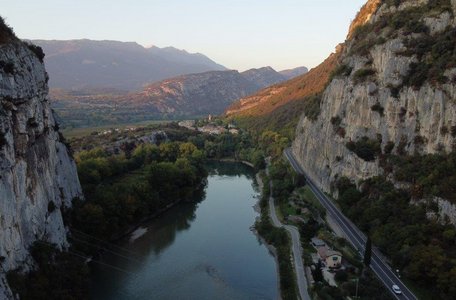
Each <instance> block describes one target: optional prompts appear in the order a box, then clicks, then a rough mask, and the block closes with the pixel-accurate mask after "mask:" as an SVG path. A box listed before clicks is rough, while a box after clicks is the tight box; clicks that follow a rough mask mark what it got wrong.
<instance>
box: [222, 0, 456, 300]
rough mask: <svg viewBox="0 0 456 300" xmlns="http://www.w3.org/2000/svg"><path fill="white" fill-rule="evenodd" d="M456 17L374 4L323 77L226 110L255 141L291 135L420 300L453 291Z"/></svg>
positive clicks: (384, 0) (431, 8)
mask: <svg viewBox="0 0 456 300" xmlns="http://www.w3.org/2000/svg"><path fill="white" fill-rule="evenodd" d="M455 16H456V1H450V0H435V1H434V0H433V1H426V0H423V1H416V0H413V1H412V0H394V1H393V0H369V1H367V3H366V4H365V5H364V6H363V7H362V9H361V10H360V12H359V13H358V15H357V16H356V18H355V19H354V21H353V23H352V25H351V26H350V29H349V33H348V35H347V39H346V41H345V43H343V44H341V45H340V46H339V47H338V48H337V51H336V53H335V54H332V55H331V56H330V57H329V58H328V59H327V60H326V61H325V62H324V63H323V64H322V65H320V66H319V67H317V68H315V69H314V70H315V71H317V70H319V71H323V70H324V72H321V75H318V74H313V71H314V70H311V71H310V72H309V73H308V74H305V75H303V76H300V77H298V78H296V79H294V80H291V81H287V82H284V83H282V84H279V85H277V86H274V87H270V88H267V89H264V90H262V91H260V92H258V93H257V94H256V95H252V96H249V97H247V98H244V99H241V100H240V101H238V102H236V103H235V104H234V105H233V106H232V107H230V108H229V109H228V111H227V114H228V116H229V118H233V119H235V120H236V121H238V122H239V124H240V125H242V126H243V127H246V129H248V130H249V131H250V132H252V133H256V134H257V135H258V136H259V137H274V138H275V139H277V140H280V141H286V139H284V138H282V136H281V134H282V135H286V137H288V138H290V139H291V141H292V152H293V154H294V156H295V157H296V158H297V160H298V161H299V164H300V166H301V167H302V169H303V170H305V172H306V175H308V177H309V178H310V179H311V180H312V181H313V182H314V183H315V184H316V185H317V186H319V187H320V188H321V189H322V190H323V191H324V192H326V193H327V194H329V195H331V196H332V197H333V198H334V202H335V203H337V206H338V207H340V209H341V210H342V211H343V212H344V213H345V214H346V216H347V217H348V218H349V219H350V220H351V221H352V222H353V223H355V224H356V225H357V226H358V227H359V228H360V230H362V231H363V232H364V234H365V235H367V236H369V237H371V239H372V242H373V244H374V245H375V246H376V247H377V249H378V250H379V251H380V252H382V254H383V255H385V256H386V257H388V259H389V260H390V261H391V265H392V266H394V268H395V269H397V270H398V272H400V274H401V277H402V278H406V279H407V282H408V284H407V285H410V286H411V288H418V289H419V290H420V292H422V295H426V296H420V298H423V299H428V298H432V297H436V298H438V299H452V298H454V294H455V293H456V289H455V287H454V280H456V254H455V253H456V245H455V242H454V241H455V237H456V190H455V187H456V101H455V99H456V18H455ZM312 77H313V80H312V83H310V79H311V78H312ZM306 81H307V82H308V83H309V84H310V86H309V85H305V82H306ZM300 84H301V85H300ZM315 84H316V85H315ZM290 119H292V120H291V121H290ZM265 120H266V121H265ZM263 125H264V126H263ZM284 128H287V130H285V131H284V130H283V129H284ZM268 130H270V131H275V132H273V133H271V132H266V131H268ZM259 140H261V139H259ZM266 140H267V139H266ZM267 141H268V140H267ZM279 151H280V149H279Z"/></svg>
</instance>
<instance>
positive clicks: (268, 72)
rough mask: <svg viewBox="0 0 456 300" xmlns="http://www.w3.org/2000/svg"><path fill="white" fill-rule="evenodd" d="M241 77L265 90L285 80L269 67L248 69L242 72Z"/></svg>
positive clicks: (285, 78)
mask: <svg viewBox="0 0 456 300" xmlns="http://www.w3.org/2000/svg"><path fill="white" fill-rule="evenodd" d="M241 75H242V76H243V77H244V78H245V79H247V80H248V81H251V82H253V83H254V84H255V85H257V86H258V87H259V88H265V87H268V86H270V85H274V84H276V83H279V82H282V81H285V80H287V77H285V76H283V75H282V74H280V73H279V72H277V71H276V70H274V69H273V68H271V67H263V68H259V69H250V70H247V71H244V72H242V73H241Z"/></svg>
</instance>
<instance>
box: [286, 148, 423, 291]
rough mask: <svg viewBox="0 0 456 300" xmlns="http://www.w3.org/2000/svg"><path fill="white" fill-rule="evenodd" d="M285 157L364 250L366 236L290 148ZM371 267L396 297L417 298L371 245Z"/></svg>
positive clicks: (351, 237)
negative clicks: (320, 185)
mask: <svg viewBox="0 0 456 300" xmlns="http://www.w3.org/2000/svg"><path fill="white" fill-rule="evenodd" d="M284 153H285V157H286V158H287V159H288V161H289V162H290V164H291V166H292V167H293V169H294V170H295V171H296V172H297V173H299V174H302V175H304V176H305V178H306V180H307V184H308V185H309V187H310V189H311V190H312V192H313V193H314V194H315V196H316V197H317V198H318V200H319V201H320V203H321V204H322V205H323V206H324V207H325V208H326V211H327V213H328V214H329V215H330V216H331V217H332V218H333V220H334V222H336V223H337V224H338V225H339V227H340V228H341V230H342V231H343V232H344V234H345V236H346V237H347V239H348V240H349V241H350V242H351V244H352V245H353V246H354V247H355V248H356V249H358V251H359V252H360V254H362V253H363V252H364V247H365V245H366V236H365V235H364V234H363V233H362V232H361V231H360V230H359V229H358V228H357V227H356V226H355V225H354V224H353V223H352V222H351V221H350V220H349V219H348V218H346V217H345V216H344V215H343V214H342V212H340V210H339V209H338V208H337V207H336V206H335V205H334V203H332V201H331V200H329V199H328V197H326V195H325V194H324V193H323V192H322V191H321V190H320V189H319V188H318V187H317V186H316V185H315V184H314V182H313V181H312V180H311V179H310V178H309V177H308V176H307V174H306V173H305V172H304V170H303V169H302V168H301V166H300V165H299V164H298V162H297V161H296V159H295V158H294V156H293V153H292V152H291V149H286V150H285V151H284ZM370 267H371V269H372V270H373V271H374V273H375V274H376V275H377V276H378V278H379V279H380V280H381V281H382V282H383V284H384V285H385V286H386V288H387V289H388V290H389V291H390V292H391V294H392V295H393V296H394V297H395V298H396V299H409V300H415V299H418V298H417V297H416V296H415V295H414V294H413V293H412V292H411V291H410V290H409V289H408V288H407V286H405V284H404V283H403V282H402V281H401V280H400V279H399V278H398V277H397V276H396V274H395V273H394V271H393V270H391V268H390V267H389V266H388V264H387V263H386V262H385V260H384V259H383V258H382V255H381V254H380V252H379V251H378V250H377V249H375V248H374V247H373V250H372V258H371V265H370ZM393 284H396V285H398V286H399V288H400V289H401V290H402V295H396V294H394V293H393V291H392V289H391V287H392V285H393Z"/></svg>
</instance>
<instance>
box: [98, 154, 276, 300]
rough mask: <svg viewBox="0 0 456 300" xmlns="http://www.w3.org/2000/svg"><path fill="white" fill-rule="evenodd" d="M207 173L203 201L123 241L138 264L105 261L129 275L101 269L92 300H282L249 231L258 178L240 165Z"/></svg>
mask: <svg viewBox="0 0 456 300" xmlns="http://www.w3.org/2000/svg"><path fill="white" fill-rule="evenodd" d="M208 169H209V174H210V175H209V177H208V184H207V187H206V188H205V189H204V188H202V189H201V190H200V191H198V193H199V195H198V197H199V198H197V201H192V202H185V203H181V204H179V205H177V206H175V207H174V208H171V209H170V210H169V211H167V212H166V213H164V214H163V215H162V216H161V217H159V218H157V219H156V220H153V221H151V222H150V223H148V224H145V225H144V226H143V227H144V228H141V230H140V231H138V236H136V238H131V237H129V238H126V239H125V240H124V241H122V242H121V247H124V248H126V249H128V250H129V251H134V252H135V253H137V254H138V255H139V256H140V261H139V262H136V261H133V262H132V261H131V260H129V259H125V258H122V257H118V256H115V255H111V256H108V255H106V257H104V261H105V262H106V263H109V264H111V265H115V266H117V267H120V268H122V269H123V270H125V271H127V272H128V273H123V272H113V270H110V269H107V268H105V267H100V266H97V269H96V270H95V276H94V278H93V280H92V285H93V289H92V298H93V299H120V300H127V299H138V300H145V299H198V300H199V299H275V298H277V293H278V291H277V275H276V267H275V263H274V259H273V258H272V257H271V255H270V254H269V253H268V251H267V249H266V248H265V247H264V246H263V245H260V244H259V243H258V240H257V239H256V237H255V236H254V235H253V233H252V232H251V231H250V230H249V228H250V226H251V225H252V224H253V223H254V221H255V217H257V214H256V213H255V212H254V210H253V209H252V206H253V205H254V203H255V202H256V200H255V199H254V197H253V195H254V194H255V192H254V190H253V186H252V178H253V176H254V174H253V172H252V171H251V170H250V168H248V167H246V166H244V165H242V164H234V163H211V164H208ZM203 200H204V201H203Z"/></svg>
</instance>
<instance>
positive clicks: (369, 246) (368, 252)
mask: <svg viewBox="0 0 456 300" xmlns="http://www.w3.org/2000/svg"><path fill="white" fill-rule="evenodd" d="M371 257H372V242H371V239H370V237H369V236H368V237H367V241H366V249H365V250H364V259H363V262H364V264H365V265H366V266H369V265H370V263H371Z"/></svg>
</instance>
